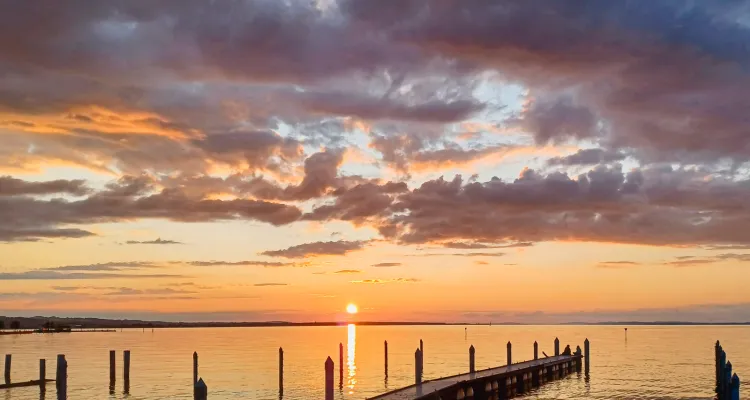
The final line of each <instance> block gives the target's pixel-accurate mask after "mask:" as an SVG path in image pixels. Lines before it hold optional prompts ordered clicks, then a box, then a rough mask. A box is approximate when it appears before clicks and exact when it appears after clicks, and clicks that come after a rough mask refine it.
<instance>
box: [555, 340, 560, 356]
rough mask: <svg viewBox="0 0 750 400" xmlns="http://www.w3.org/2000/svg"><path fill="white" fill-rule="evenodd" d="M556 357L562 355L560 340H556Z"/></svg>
mask: <svg viewBox="0 0 750 400" xmlns="http://www.w3.org/2000/svg"><path fill="white" fill-rule="evenodd" d="M555 355H556V356H559V355H560V339H558V338H555Z"/></svg>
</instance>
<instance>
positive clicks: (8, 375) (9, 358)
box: [5, 354, 13, 385]
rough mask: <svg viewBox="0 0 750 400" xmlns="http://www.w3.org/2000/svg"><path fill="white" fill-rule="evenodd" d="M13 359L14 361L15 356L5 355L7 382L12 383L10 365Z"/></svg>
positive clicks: (7, 383)
mask: <svg viewBox="0 0 750 400" xmlns="http://www.w3.org/2000/svg"><path fill="white" fill-rule="evenodd" d="M11 361H13V356H12V355H10V354H6V355H5V384H6V385H9V384H10V366H11Z"/></svg>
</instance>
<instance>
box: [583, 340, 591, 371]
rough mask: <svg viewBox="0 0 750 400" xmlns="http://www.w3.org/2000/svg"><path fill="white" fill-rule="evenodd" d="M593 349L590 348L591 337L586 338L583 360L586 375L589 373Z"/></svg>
mask: <svg viewBox="0 0 750 400" xmlns="http://www.w3.org/2000/svg"><path fill="white" fill-rule="evenodd" d="M590 355H591V349H590V348H589V339H588V338H586V340H584V341H583V362H584V369H585V372H586V375H588V374H589V371H590V369H589V362H590V360H591V357H590Z"/></svg>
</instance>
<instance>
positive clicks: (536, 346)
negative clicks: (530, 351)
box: [534, 342, 539, 360]
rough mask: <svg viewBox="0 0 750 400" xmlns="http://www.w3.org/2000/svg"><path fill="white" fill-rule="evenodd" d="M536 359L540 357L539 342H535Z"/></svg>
mask: <svg viewBox="0 0 750 400" xmlns="http://www.w3.org/2000/svg"><path fill="white" fill-rule="evenodd" d="M534 359H535V360H538V359H539V343H537V342H534Z"/></svg>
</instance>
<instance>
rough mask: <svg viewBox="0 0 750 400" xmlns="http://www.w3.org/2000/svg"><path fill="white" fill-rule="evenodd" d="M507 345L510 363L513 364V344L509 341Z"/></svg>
mask: <svg viewBox="0 0 750 400" xmlns="http://www.w3.org/2000/svg"><path fill="white" fill-rule="evenodd" d="M507 347H508V365H511V364H513V357H512V355H511V349H512V345H511V344H510V342H508V345H507Z"/></svg>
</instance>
